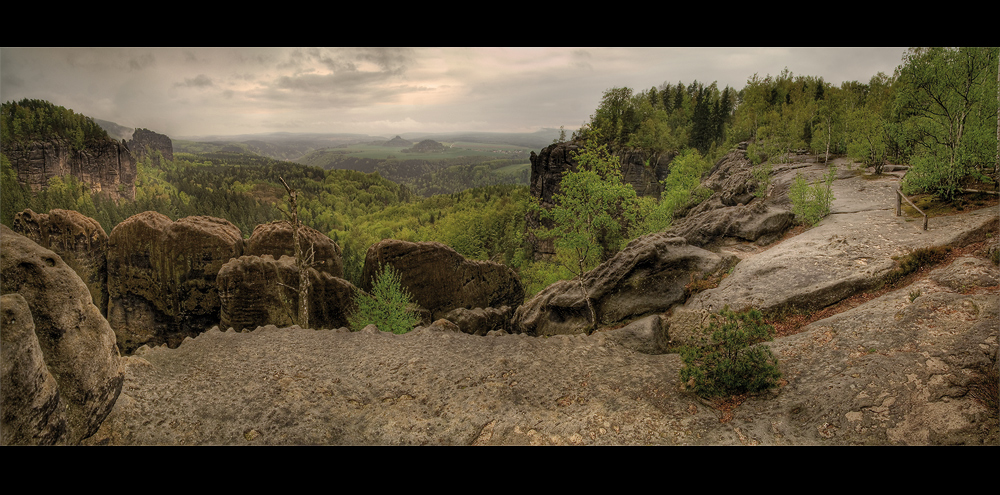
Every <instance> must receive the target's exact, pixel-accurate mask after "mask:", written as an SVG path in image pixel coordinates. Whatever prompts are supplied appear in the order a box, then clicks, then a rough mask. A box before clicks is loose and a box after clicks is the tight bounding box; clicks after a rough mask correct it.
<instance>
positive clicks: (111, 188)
mask: <svg viewBox="0 0 1000 495" xmlns="http://www.w3.org/2000/svg"><path fill="white" fill-rule="evenodd" d="M3 153H4V154H5V155H7V158H9V159H10V163H11V165H12V166H13V168H14V170H15V171H16V172H17V181H18V182H20V183H21V184H22V185H24V186H27V187H28V189H30V190H31V191H32V192H38V191H41V190H42V189H45V188H46V187H48V184H49V179H51V178H53V177H62V176H66V175H72V176H74V177H76V178H77V179H79V180H80V181H81V182H83V183H84V184H87V185H88V186H89V187H90V189H91V191H94V192H98V193H103V194H106V195H108V196H109V197H111V198H114V199H122V198H126V199H130V200H131V199H135V178H136V173H137V172H136V162H135V160H134V159H133V158H132V155H131V154H130V153H129V150H128V147H127V146H126V145H125V144H124V143H120V142H117V141H114V140H110V139H109V140H107V141H103V142H100V143H91V144H89V145H88V146H87V147H86V148H85V149H82V150H73V149H72V148H71V147H70V144H69V141H66V140H63V139H52V140H49V141H36V142H32V143H28V144H21V143H17V142H11V143H6V142H5V143H3Z"/></svg>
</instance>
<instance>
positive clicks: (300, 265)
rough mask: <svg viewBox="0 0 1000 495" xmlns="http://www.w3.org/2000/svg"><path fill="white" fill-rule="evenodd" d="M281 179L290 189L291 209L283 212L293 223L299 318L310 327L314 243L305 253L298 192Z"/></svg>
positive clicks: (287, 189)
mask: <svg viewBox="0 0 1000 495" xmlns="http://www.w3.org/2000/svg"><path fill="white" fill-rule="evenodd" d="M278 179H279V180H281V184H282V185H284V186H285V190H286V191H288V206H289V208H288V209H289V211H288V212H285V211H282V213H284V214H285V216H286V217H288V220H289V221H290V222H291V223H292V244H293V245H294V247H295V269H296V270H297V271H298V272H299V287H298V291H299V319H298V324H299V326H300V327H302V328H309V286H310V281H309V271H308V269H309V268H310V267H312V265H313V259H314V256H315V251H314V248H313V246H312V245H310V246H309V253H308V255H306V254H303V252H302V244H301V242H300V240H299V231H300V230H301V229H302V222H300V221H299V213H298V212H299V207H298V192H297V191H296V190H295V189H292V188H291V187H288V183H287V182H285V179H284V178H282V177H278Z"/></svg>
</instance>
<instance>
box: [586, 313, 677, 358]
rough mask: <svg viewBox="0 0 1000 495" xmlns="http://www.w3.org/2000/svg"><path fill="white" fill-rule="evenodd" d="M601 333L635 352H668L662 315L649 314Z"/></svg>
mask: <svg viewBox="0 0 1000 495" xmlns="http://www.w3.org/2000/svg"><path fill="white" fill-rule="evenodd" d="M600 335H601V336H603V337H604V338H605V339H608V340H611V341H613V342H615V343H617V344H618V345H620V346H622V347H625V348H627V349H631V350H633V351H635V352H641V353H643V354H664V353H666V352H667V345H668V342H667V332H666V327H665V326H664V325H663V324H662V318H661V317H660V315H649V316H646V317H644V318H640V319H638V320H635V321H633V322H631V323H629V324H627V325H625V326H623V327H621V328H615V329H612V330H605V331H603V332H601V334H600Z"/></svg>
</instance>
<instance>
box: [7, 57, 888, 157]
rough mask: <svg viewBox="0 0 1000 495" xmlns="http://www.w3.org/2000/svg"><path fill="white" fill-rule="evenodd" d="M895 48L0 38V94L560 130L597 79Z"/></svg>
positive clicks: (833, 74)
mask: <svg viewBox="0 0 1000 495" xmlns="http://www.w3.org/2000/svg"><path fill="white" fill-rule="evenodd" d="M905 51H906V49H905V48H882V47H879V48H784V47H763V48H754V47H737V48H695V47H673V48H671V47H664V48H652V47H650V48H643V47H639V48H568V47H554V48H546V47H539V48H521V47H517V48H489V47H476V48H456V47H448V48H82V47H81V48H77V47H69V48H21V47H4V48H0V99H2V101H4V102H7V101H17V100H21V99H24V98H31V99H42V100H48V101H50V102H52V103H53V104H56V105H59V106H63V107H66V108H69V109H72V110H73V111H74V112H77V113H81V114H84V115H87V116H89V117H93V118H95V119H101V120H107V121H111V122H115V123H118V124H120V125H123V126H127V127H142V128H147V129H150V130H152V131H155V132H159V133H163V134H167V135H169V136H177V137H178V138H184V137H199V136H234V135H244V134H266V133H274V132H290V133H323V134H326V133H348V134H362V135H371V136H387V137H392V136H395V135H397V134H399V135H403V134H421V133H426V134H431V133H451V132H517V133H531V132H535V131H538V130H541V129H545V128H549V129H558V128H559V127H560V126H563V127H564V128H565V129H567V132H568V131H570V130H573V129H576V128H578V127H579V126H580V125H582V124H584V123H585V122H587V121H588V120H589V118H590V115H591V114H592V113H593V111H594V110H595V109H596V108H597V106H598V104H599V103H600V100H601V97H602V95H603V93H604V91H605V90H607V89H610V88H612V87H622V86H627V87H630V88H632V89H633V90H634V91H637V92H638V91H643V90H648V89H649V88H650V87H653V86H660V85H661V84H663V83H664V82H667V83H670V84H677V83H678V82H683V83H684V84H690V83H691V82H693V81H695V80H697V81H699V82H702V83H704V84H710V83H712V82H716V83H717V84H718V86H719V88H724V87H725V86H727V85H728V86H730V87H733V88H734V89H737V90H739V89H741V88H742V87H743V86H744V85H745V84H746V81H747V79H749V78H750V77H752V76H753V75H754V74H759V75H760V76H761V77H765V76H767V75H772V76H777V75H778V74H780V73H781V72H782V71H783V70H784V69H786V68H787V69H788V70H789V71H790V72H791V73H792V74H793V75H795V76H798V75H805V76H815V77H822V78H823V79H824V80H825V81H826V82H828V83H831V84H834V85H838V86H839V85H840V84H841V83H842V82H844V81H859V82H867V81H868V80H869V79H870V78H871V77H872V76H874V75H875V74H877V73H878V72H884V73H887V74H892V72H893V71H894V70H895V68H896V67H897V66H898V65H899V64H900V63H901V61H902V56H903V54H904V52H905Z"/></svg>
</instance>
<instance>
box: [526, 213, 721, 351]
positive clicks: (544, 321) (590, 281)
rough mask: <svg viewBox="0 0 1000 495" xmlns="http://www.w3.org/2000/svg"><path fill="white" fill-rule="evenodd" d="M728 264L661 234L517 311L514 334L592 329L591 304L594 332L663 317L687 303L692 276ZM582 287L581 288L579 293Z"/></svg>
mask: <svg viewBox="0 0 1000 495" xmlns="http://www.w3.org/2000/svg"><path fill="white" fill-rule="evenodd" d="M725 262H727V260H724V259H723V258H722V257H720V256H719V255H717V254H715V253H712V252H710V251H706V250H704V249H701V248H698V247H695V246H690V245H688V244H687V243H686V242H685V240H684V239H683V238H680V237H675V236H672V235H669V234H665V233H657V234H650V235H647V236H644V237H640V238H638V239H635V240H633V241H632V242H630V243H629V244H628V245H627V246H625V249H623V250H621V251H620V252H619V253H618V254H616V255H615V256H614V257H612V258H611V259H610V260H608V261H606V262H604V263H602V264H600V265H599V266H598V267H597V268H595V269H593V270H591V271H589V272H587V273H585V274H584V276H583V278H582V280H580V279H574V280H561V281H559V282H556V283H555V284H552V285H550V286H549V287H547V288H545V289H544V290H542V291H541V292H539V293H538V294H537V295H536V296H535V297H533V298H532V299H531V300H530V301H528V302H526V303H525V304H524V305H523V306H521V307H519V308H517V311H516V312H515V314H514V321H513V323H512V325H513V327H514V330H515V331H516V332H520V333H526V334H530V335H555V334H568V333H581V332H584V331H587V330H588V329H589V328H591V316H590V309H589V308H588V305H587V300H586V298H585V296H584V288H585V290H586V295H587V296H588V297H589V298H590V302H591V305H592V306H593V308H594V312H595V313H596V316H597V322H596V324H597V326H601V325H610V324H614V323H617V322H621V321H625V320H627V319H631V318H636V317H640V316H644V315H648V314H654V313H662V312H664V311H667V310H668V309H670V308H671V307H672V306H674V305H675V304H678V303H683V302H684V299H685V297H686V292H685V286H686V285H687V284H688V283H689V282H690V281H691V279H692V276H695V277H699V276H702V275H704V274H707V273H711V272H714V271H715V270H716V269H717V268H718V267H719V266H720V265H721V264H723V263H725ZM581 285H582V287H581Z"/></svg>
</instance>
